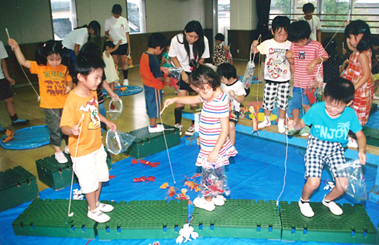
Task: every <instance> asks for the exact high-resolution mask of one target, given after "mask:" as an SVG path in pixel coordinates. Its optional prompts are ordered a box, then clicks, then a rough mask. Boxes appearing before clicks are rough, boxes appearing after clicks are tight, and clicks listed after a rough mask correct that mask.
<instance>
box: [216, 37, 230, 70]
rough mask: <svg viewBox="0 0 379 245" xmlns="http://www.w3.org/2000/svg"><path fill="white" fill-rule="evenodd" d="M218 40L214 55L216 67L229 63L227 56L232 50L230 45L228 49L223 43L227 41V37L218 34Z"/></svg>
mask: <svg viewBox="0 0 379 245" xmlns="http://www.w3.org/2000/svg"><path fill="white" fill-rule="evenodd" d="M215 39H216V45H215V53H214V62H215V65H216V66H218V65H221V64H223V63H227V62H228V60H227V59H226V54H227V53H228V52H229V50H230V44H229V45H228V46H227V47H226V46H224V45H223V44H222V43H223V42H224V40H225V36H224V35H223V34H221V33H217V35H216V36H215Z"/></svg>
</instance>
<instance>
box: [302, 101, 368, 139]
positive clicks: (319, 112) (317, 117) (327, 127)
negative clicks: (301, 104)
mask: <svg viewBox="0 0 379 245" xmlns="http://www.w3.org/2000/svg"><path fill="white" fill-rule="evenodd" d="M302 119H303V122H304V123H305V124H306V125H313V126H312V128H311V134H312V135H313V136H314V137H316V138H318V139H320V140H326V141H331V142H340V143H342V145H343V146H346V145H347V142H348V139H347V135H348V132H349V130H351V131H353V133H356V132H358V131H360V130H362V126H361V124H360V123H359V121H358V117H357V115H356V114H355V111H354V110H353V109H352V108H350V107H346V108H345V110H344V111H343V112H342V114H341V115H340V116H339V117H337V118H331V117H330V116H329V115H328V114H326V111H325V102H320V103H316V104H314V105H313V106H312V107H311V108H310V109H309V110H308V112H307V113H306V114H305V115H304V116H303V118H302Z"/></svg>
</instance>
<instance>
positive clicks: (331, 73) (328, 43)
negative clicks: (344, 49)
mask: <svg viewBox="0 0 379 245" xmlns="http://www.w3.org/2000/svg"><path fill="white" fill-rule="evenodd" d="M322 46H323V47H324V49H325V51H326V52H327V53H328V57H329V58H328V60H327V61H325V63H324V87H325V85H326V84H327V83H328V82H329V81H330V80H331V79H332V78H334V77H339V76H340V73H341V72H342V64H343V62H344V60H343V58H342V57H340V56H339V55H338V54H337V43H336V40H334V39H333V38H326V39H325V40H324V42H323V43H322Z"/></svg>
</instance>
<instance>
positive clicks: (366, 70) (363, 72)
mask: <svg viewBox="0 0 379 245" xmlns="http://www.w3.org/2000/svg"><path fill="white" fill-rule="evenodd" d="M345 37H346V43H347V46H348V48H349V49H350V50H351V51H352V52H353V53H352V54H351V55H350V58H349V65H348V66H347V67H346V70H345V71H344V72H343V74H342V77H343V78H346V79H347V80H349V81H351V82H352V83H353V84H354V88H355V94H354V103H353V105H352V108H353V109H354V111H355V113H357V116H358V120H359V123H360V124H361V125H362V126H363V125H365V124H366V123H367V121H368V117H369V115H370V110H371V105H372V99H373V95H374V85H373V80H372V75H371V56H372V52H371V49H370V38H371V32H370V27H369V26H368V25H367V24H366V22H364V21H361V20H355V21H352V22H350V23H349V24H348V25H347V26H346V28H345ZM349 147H358V145H357V143H356V141H355V140H354V139H353V138H350V139H349Z"/></svg>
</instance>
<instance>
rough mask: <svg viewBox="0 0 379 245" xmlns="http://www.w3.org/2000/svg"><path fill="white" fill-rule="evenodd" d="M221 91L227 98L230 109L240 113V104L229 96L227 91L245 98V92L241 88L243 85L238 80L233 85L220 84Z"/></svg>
mask: <svg viewBox="0 0 379 245" xmlns="http://www.w3.org/2000/svg"><path fill="white" fill-rule="evenodd" d="M221 89H222V91H224V94H225V95H226V96H227V97H228V99H229V101H230V108H231V109H232V110H233V111H240V103H239V102H238V101H237V100H236V99H234V98H233V97H232V96H231V95H230V93H229V91H230V90H233V91H234V93H235V94H236V95H237V96H241V95H243V96H245V95H246V91H245V89H244V87H243V84H242V83H241V82H240V81H238V80H237V81H235V82H234V83H233V84H224V83H221Z"/></svg>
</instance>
